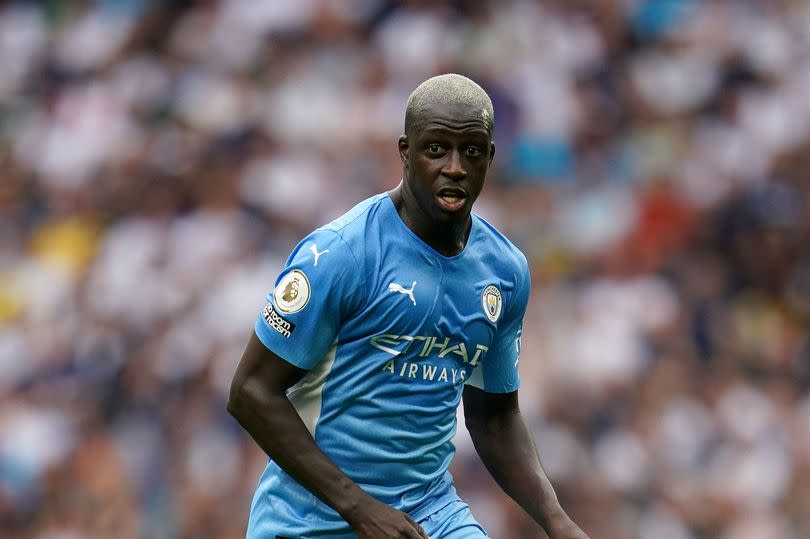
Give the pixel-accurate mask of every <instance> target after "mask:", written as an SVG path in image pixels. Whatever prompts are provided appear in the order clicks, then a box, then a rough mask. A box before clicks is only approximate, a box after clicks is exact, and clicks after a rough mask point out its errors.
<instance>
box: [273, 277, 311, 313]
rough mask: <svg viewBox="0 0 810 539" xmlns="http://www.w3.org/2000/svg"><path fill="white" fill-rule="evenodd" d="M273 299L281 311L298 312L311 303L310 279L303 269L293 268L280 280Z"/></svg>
mask: <svg viewBox="0 0 810 539" xmlns="http://www.w3.org/2000/svg"><path fill="white" fill-rule="evenodd" d="M273 299H275V300H276V307H277V308H278V310H279V311H281V312H283V313H286V314H292V313H297V312H298V311H300V310H301V309H303V308H304V307H306V306H307V303H309V279H307V276H306V275H304V272H303V271H301V270H297V269H294V270H292V271H291V272H289V273H288V274H286V275H285V276H284V277H282V278H281V281H279V283H278V286H277V287H276V289H275V290H274V291H273Z"/></svg>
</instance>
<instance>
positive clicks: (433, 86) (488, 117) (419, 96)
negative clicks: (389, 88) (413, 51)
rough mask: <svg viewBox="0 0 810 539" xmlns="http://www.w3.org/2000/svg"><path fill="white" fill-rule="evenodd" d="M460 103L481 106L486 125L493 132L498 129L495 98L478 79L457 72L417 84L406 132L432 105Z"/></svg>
mask: <svg viewBox="0 0 810 539" xmlns="http://www.w3.org/2000/svg"><path fill="white" fill-rule="evenodd" d="M456 103H457V104H462V105H469V106H470V107H473V108H475V109H479V110H480V111H481V118H482V119H483V121H484V126H485V127H486V129H487V131H489V133H490V134H492V132H493V130H494V129H495V111H494V109H493V108H492V100H491V99H490V98H489V95H487V93H486V92H485V91H484V89H483V88H481V87H480V86H479V85H478V84H476V82H475V81H473V80H471V79H468V78H467V77H465V76H464V75H458V74H456V73H446V74H444V75H438V76H436V77H431V78H429V79H428V80H426V81H425V82H423V83H422V84H420V85H419V86H417V87H416V90H414V91H413V93H411V95H410V97H408V104H407V105H406V106H405V132H406V133H407V131H408V126H410V125H413V122H414V121H415V120H416V119H417V118H418V117H419V116H420V115H421V114H422V112H424V110H425V109H426V108H427V107H428V105H430V104H456Z"/></svg>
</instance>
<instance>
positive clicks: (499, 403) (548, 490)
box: [464, 385, 588, 539]
mask: <svg viewBox="0 0 810 539" xmlns="http://www.w3.org/2000/svg"><path fill="white" fill-rule="evenodd" d="M464 419H465V421H466V423H467V430H469V432H470V437H471V438H472V441H473V445H474V446H475V450H476V451H477V452H478V455H479V456H480V457H481V461H482V462H483V463H484V465H485V466H486V468H487V470H489V473H490V474H492V477H493V478H494V479H495V481H497V483H498V485H500V487H501V488H502V489H503V490H504V492H506V494H508V495H509V497H511V498H512V499H513V500H515V501H516V502H517V503H518V504H519V505H520V506H521V507H523V509H524V510H525V511H526V512H527V513H528V514H529V515H530V516H531V517H532V518H533V519H534V520H535V522H537V523H538V524H540V525H541V526H542V527H543V529H544V530H546V532H547V533H548V535H549V537H551V538H552V539H588V536H587V535H585V534H584V533H583V532H582V530H580V529H579V528H578V527H577V525H576V524H574V523H573V522H572V521H571V519H570V518H569V517H568V515H567V514H566V513H565V511H564V510H563V509H562V507H561V506H560V503H559V501H557V495H556V494H555V493H554V489H553V487H552V486H551V483H550V482H549V480H548V478H547V477H546V474H545V472H544V471H543V467H542V466H541V464H540V457H539V456H538V454H537V448H536V447H535V445H534V440H533V438H532V435H531V433H530V432H529V429H528V427H527V426H526V423H525V422H524V421H523V416H522V415H521V413H520V408H519V406H518V393H517V391H513V392H511V393H488V392H485V391H482V390H480V389H478V388H476V387H473V386H470V385H468V386H466V387H465V388H464Z"/></svg>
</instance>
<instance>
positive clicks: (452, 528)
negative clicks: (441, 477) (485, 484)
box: [419, 500, 489, 539]
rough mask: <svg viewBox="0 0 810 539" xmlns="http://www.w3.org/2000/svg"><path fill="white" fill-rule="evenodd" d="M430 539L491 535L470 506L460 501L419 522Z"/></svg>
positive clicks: (471, 537)
mask: <svg viewBox="0 0 810 539" xmlns="http://www.w3.org/2000/svg"><path fill="white" fill-rule="evenodd" d="M419 525H420V526H422V529H424V530H425V533H427V534H428V536H430V539H480V538H482V537H489V536H488V535H487V532H485V531H484V528H483V527H482V526H481V525H480V524H479V523H478V522H476V521H475V519H474V518H473V516H472V513H471V512H470V507H469V506H468V505H467V504H466V503H464V502H462V501H460V500H457V501H454V502H450V504H448V505H446V506H445V507H443V508H441V509H440V510H438V511H436V512H435V513H433V514H432V515H430V516H428V517H426V518H424V519H422V520H421V521H420V522H419Z"/></svg>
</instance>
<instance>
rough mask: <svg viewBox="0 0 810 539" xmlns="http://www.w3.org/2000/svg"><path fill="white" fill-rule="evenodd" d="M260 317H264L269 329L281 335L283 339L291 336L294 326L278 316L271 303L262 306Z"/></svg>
mask: <svg viewBox="0 0 810 539" xmlns="http://www.w3.org/2000/svg"><path fill="white" fill-rule="evenodd" d="M262 316H263V317H264V321H265V322H267V324H268V325H269V326H270V327H271V328H273V329H275V330H276V331H278V332H279V333H281V334H282V335H283V336H284V337H289V336H290V335H292V332H293V330H294V329H295V324H293V323H292V322H290V321H289V320H286V319H285V318H284V317H283V316H281V315H280V314H278V313H277V312H276V310H275V309H274V308H273V304H272V303H268V304H267V305H265V306H264V310H263V311H262Z"/></svg>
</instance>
